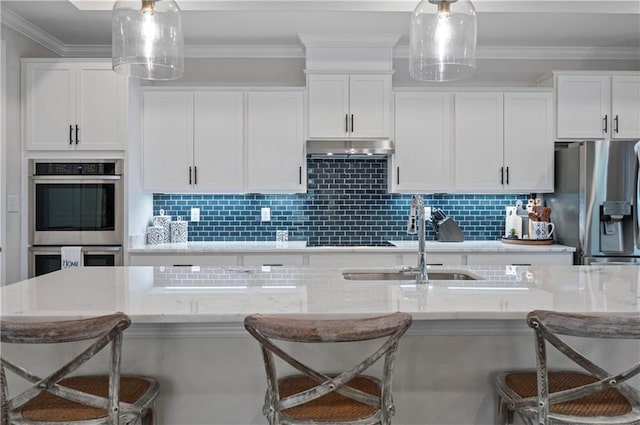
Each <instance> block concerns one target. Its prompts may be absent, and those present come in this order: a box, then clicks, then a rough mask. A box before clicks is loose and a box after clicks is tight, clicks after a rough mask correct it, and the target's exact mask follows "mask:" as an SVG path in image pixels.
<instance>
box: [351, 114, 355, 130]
mask: <svg viewBox="0 0 640 425" xmlns="http://www.w3.org/2000/svg"><path fill="white" fill-rule="evenodd" d="M354 131H355V130H354V129H353V114H351V132H352V133H353V132H354Z"/></svg>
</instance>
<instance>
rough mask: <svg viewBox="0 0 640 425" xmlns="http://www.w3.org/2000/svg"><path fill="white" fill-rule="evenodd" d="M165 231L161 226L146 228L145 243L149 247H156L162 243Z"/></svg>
mask: <svg viewBox="0 0 640 425" xmlns="http://www.w3.org/2000/svg"><path fill="white" fill-rule="evenodd" d="M164 234H165V229H164V227H162V226H149V227H147V243H148V244H149V245H158V244H161V243H164Z"/></svg>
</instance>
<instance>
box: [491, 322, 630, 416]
mask: <svg viewBox="0 0 640 425" xmlns="http://www.w3.org/2000/svg"><path fill="white" fill-rule="evenodd" d="M527 323H528V324H529V326H530V327H531V328H532V329H533V330H534V333H535V336H536V346H535V352H536V369H535V370H527V371H523V370H518V371H505V372H502V373H500V374H498V376H497V378H496V381H495V388H496V392H497V395H498V421H497V422H498V424H499V425H505V424H512V423H513V420H514V416H515V413H517V414H518V415H519V416H520V417H521V418H522V420H523V421H525V423H527V424H529V425H548V424H554V425H557V424H574V425H575V424H581V425H596V424H597V425H607V424H610V425H613V424H619V425H632V424H633V425H635V424H640V390H639V389H638V388H637V387H634V386H633V385H631V383H629V380H630V379H631V378H633V377H634V376H638V375H639V374H640V362H639V361H636V360H635V359H634V360H632V361H633V362H634V364H633V365H631V367H628V368H627V369H625V370H623V371H621V372H617V373H611V372H607V371H606V370H605V369H603V368H602V367H601V366H599V365H597V364H595V363H594V362H593V361H591V360H590V359H589V358H587V357H586V356H585V355H583V354H582V353H581V352H579V351H577V350H576V349H575V348H574V346H572V345H570V344H569V342H571V344H575V343H576V342H577V341H580V340H585V339H589V340H591V339H600V340H616V339H618V340H625V339H637V340H640V316H638V315H616V314H607V315H585V314H575V313H566V312H557V311H545V310H535V311H532V312H530V313H529V314H528V315H527ZM564 336H568V337H571V338H573V339H569V338H561V337H564ZM607 344H609V345H612V344H613V342H609V341H607ZM547 345H550V346H553V347H554V348H556V349H557V350H558V352H560V353H562V354H563V355H564V356H565V357H566V358H567V359H569V360H571V361H572V362H573V363H574V364H575V365H576V366H577V367H580V370H575V371H574V370H553V369H551V370H550V369H549V365H548V356H547ZM620 348H622V347H620ZM636 355H637V352H636Z"/></svg>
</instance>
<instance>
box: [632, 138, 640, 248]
mask: <svg viewBox="0 0 640 425" xmlns="http://www.w3.org/2000/svg"><path fill="white" fill-rule="evenodd" d="M633 149H634V150H635V151H636V157H637V158H636V159H637V161H636V201H635V205H634V207H633V209H634V211H635V215H636V219H635V224H634V225H635V234H636V248H640V211H638V209H640V141H639V142H637V143H636V144H635V146H634V147H633Z"/></svg>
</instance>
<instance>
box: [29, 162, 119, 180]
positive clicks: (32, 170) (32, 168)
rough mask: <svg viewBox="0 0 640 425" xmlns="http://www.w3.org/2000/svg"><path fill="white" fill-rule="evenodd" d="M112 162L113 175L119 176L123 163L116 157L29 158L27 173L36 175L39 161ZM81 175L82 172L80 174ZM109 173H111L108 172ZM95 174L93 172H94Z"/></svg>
mask: <svg viewBox="0 0 640 425" xmlns="http://www.w3.org/2000/svg"><path fill="white" fill-rule="evenodd" d="M111 162H112V163H114V164H115V175H118V176H121V175H122V174H123V169H124V167H123V164H122V159H121V158H118V159H113V158H111V159H77V160H76V159H31V160H29V175H30V176H33V175H36V174H35V171H36V164H41V163H45V164H46V163H59V164H78V163H83V164H87V163H89V164H90V163H93V164H108V163H111ZM80 175H82V174H80ZM110 175H111V174H110ZM94 176H95V174H94Z"/></svg>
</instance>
